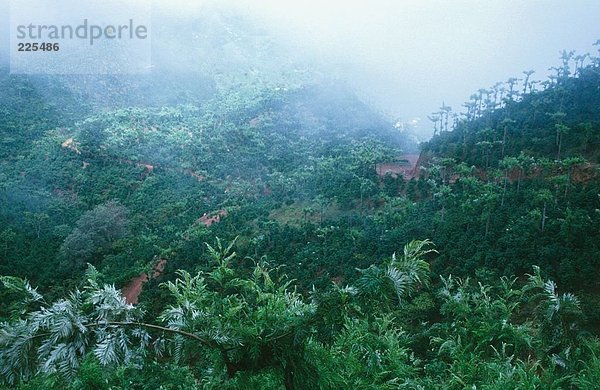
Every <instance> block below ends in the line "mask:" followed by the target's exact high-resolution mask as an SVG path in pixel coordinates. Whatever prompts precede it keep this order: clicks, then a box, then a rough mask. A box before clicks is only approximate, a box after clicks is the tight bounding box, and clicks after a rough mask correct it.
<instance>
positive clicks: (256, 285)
mask: <svg viewBox="0 0 600 390" xmlns="http://www.w3.org/2000/svg"><path fill="white" fill-rule="evenodd" d="M207 246H208V250H209V253H210V255H211V257H212V259H213V262H214V264H213V265H214V268H213V269H212V270H211V271H210V272H208V273H205V274H204V273H198V274H197V275H196V276H192V275H190V274H189V273H187V272H185V271H181V272H179V277H178V278H177V279H176V280H175V281H173V282H167V283H166V284H164V286H165V287H166V288H167V289H168V290H169V292H170V293H171V296H172V300H173V302H174V303H173V304H172V305H170V306H168V307H167V308H166V309H165V310H164V312H163V314H162V316H161V317H160V321H161V323H160V324H155V323H148V322H142V321H141V319H142V317H143V314H144V313H143V311H142V310H141V309H140V308H137V307H134V306H132V305H129V304H127V303H126V302H125V300H124V298H123V296H122V295H121V293H120V291H119V290H117V289H115V287H114V286H110V285H104V286H102V287H101V286H99V284H98V281H97V280H98V275H99V274H98V272H97V271H96V270H95V268H93V267H91V266H90V267H89V268H88V272H87V275H86V279H87V283H86V285H85V286H84V289H83V290H76V291H75V292H73V293H72V294H70V295H69V297H68V298H64V299H61V300H59V301H57V302H55V303H53V304H51V305H42V308H41V309H39V310H37V311H34V312H31V313H29V314H28V315H27V316H23V317H21V318H20V319H18V320H16V321H14V322H12V323H10V324H3V325H2V327H1V329H0V372H1V373H2V375H3V376H4V378H5V380H6V381H7V382H8V383H10V384H14V383H16V382H17V381H20V380H26V379H28V378H31V377H32V376H33V375H34V374H36V373H45V374H50V373H54V372H58V373H60V374H61V375H63V376H64V377H66V378H73V377H74V375H75V374H76V372H77V369H78V368H79V367H80V362H81V360H82V359H83V358H84V357H85V356H86V355H87V353H88V352H89V351H92V352H93V354H94V356H95V357H96V358H97V359H98V361H99V362H100V363H101V364H103V365H114V364H119V363H122V362H128V361H132V360H135V359H137V358H139V357H142V356H144V355H146V354H148V353H150V352H152V351H153V353H154V354H156V356H157V357H158V356H161V355H163V354H170V355H171V356H172V357H173V358H174V359H175V360H176V361H179V362H187V363H188V364H191V363H192V362H194V361H198V360H201V359H204V360H205V361H204V364H205V365H207V366H208V367H211V368H212V369H216V371H215V375H216V376H217V377H218V376H220V375H221V374H222V373H225V374H226V376H227V377H229V378H233V377H234V376H236V374H238V373H245V372H250V373H252V372H260V371H262V370H272V369H275V370H280V372H281V373H282V377H283V381H284V383H285V386H286V388H298V387H300V385H299V384H300V383H302V382H303V381H308V380H310V376H304V377H303V376H302V370H303V369H308V370H310V367H308V366H307V365H306V363H305V362H304V361H303V345H304V339H305V337H306V332H305V329H304V327H305V326H306V324H308V323H309V322H310V321H311V318H312V315H313V313H314V311H315V307H314V305H313V304H309V303H305V302H303V299H302V297H301V296H300V294H298V293H296V292H294V291H292V290H290V288H289V287H290V282H286V283H282V284H280V283H278V281H276V280H273V279H272V276H271V272H270V270H269V268H268V266H267V265H266V264H264V263H259V264H256V266H255V268H254V270H253V272H252V274H251V275H250V276H249V277H238V276H237V275H236V273H235V272H234V270H233V268H232V266H231V261H232V260H233V259H234V258H235V256H236V253H235V252H234V251H233V243H232V244H230V245H228V246H224V245H223V244H222V243H221V241H220V240H217V245H216V246H215V247H212V246H210V245H207ZM33 293H34V292H33ZM33 293H32V295H33ZM35 298H36V299H37V300H39V299H41V298H39V297H37V296H36V297H35ZM220 369H222V370H223V371H219V370H220Z"/></svg>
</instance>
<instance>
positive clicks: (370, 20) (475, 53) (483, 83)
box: [239, 0, 600, 130]
mask: <svg viewBox="0 0 600 390" xmlns="http://www.w3.org/2000/svg"><path fill="white" fill-rule="evenodd" d="M239 3H242V2H239ZM243 3H244V4H245V5H244V6H245V7H246V8H245V9H246V10H247V12H252V13H254V14H255V15H258V16H259V17H263V19H264V20H265V21H266V23H268V24H269V25H271V26H273V28H274V29H276V30H277V31H278V32H280V34H281V35H282V36H286V37H287V38H290V39H293V38H294V37H296V38H297V39H298V40H301V41H303V42H307V43H310V45H311V46H312V47H314V49H315V50H317V51H318V52H319V54H320V55H321V58H322V59H323V61H325V62H327V63H329V64H332V65H335V66H334V69H337V70H338V71H339V72H340V73H342V74H344V75H346V76H347V77H348V79H350V80H353V82H354V84H355V85H357V86H359V87H360V88H361V89H362V90H364V91H366V92H367V93H368V94H369V96H370V97H371V98H372V99H373V100H374V101H375V102H377V103H378V104H379V105H380V107H381V108H382V109H384V110H385V111H386V112H387V113H389V114H391V115H395V116H398V117H402V118H403V119H404V120H410V119H411V118H415V117H420V118H423V119H425V118H426V115H427V114H429V113H431V112H433V111H434V110H436V109H437V108H438V107H440V105H441V103H442V101H444V100H445V102H446V103H447V104H448V105H451V106H453V108H454V109H455V110H459V109H462V108H461V107H460V106H461V104H462V103H463V102H465V101H466V100H468V97H469V95H471V94H472V93H473V92H475V91H476V90H477V89H479V88H487V87H490V86H491V85H493V84H494V83H495V82H497V81H505V80H507V79H508V78H509V77H513V76H517V77H518V76H522V74H521V72H522V71H523V70H528V69H533V70H536V74H535V75H534V76H533V77H534V78H535V79H542V78H545V76H546V75H547V74H548V73H549V72H548V71H547V69H548V68H549V67H550V66H555V65H557V64H558V63H559V51H560V50H562V49H573V50H577V51H578V52H581V53H584V52H594V53H595V52H596V49H597V48H596V47H594V46H592V43H594V42H595V41H596V40H597V39H600V1H597V0H587V1H585V0H583V1H581V0H580V1H568V2H567V1H558V0H553V1H515V0H512V1H507V0H502V1H454V0H453V1H416V0H415V1H393V0H375V1H373V0H371V1H356V0H354V1H348V0H343V1H342V0H339V1H337V0H335V1H316V0H306V1H293V2H288V1H245V2H243ZM240 7H241V6H240ZM421 127H422V128H424V129H427V130H429V129H430V127H431V125H430V122H429V121H428V120H427V119H425V120H424V123H422V124H421Z"/></svg>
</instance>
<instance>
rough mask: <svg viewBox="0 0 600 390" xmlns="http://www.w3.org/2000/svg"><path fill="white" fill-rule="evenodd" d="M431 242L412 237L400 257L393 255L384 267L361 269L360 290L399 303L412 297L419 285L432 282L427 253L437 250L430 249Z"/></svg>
mask: <svg viewBox="0 0 600 390" xmlns="http://www.w3.org/2000/svg"><path fill="white" fill-rule="evenodd" d="M432 245H433V243H432V242H431V241H430V240H413V241H411V242H409V243H408V244H406V245H404V251H403V254H402V256H401V257H397V256H396V254H395V253H394V254H392V258H391V259H390V260H388V261H386V262H384V264H383V267H382V266H378V265H371V266H370V267H369V268H367V269H361V270H359V272H360V273H361V277H360V279H359V280H358V281H357V288H358V291H359V293H360V294H363V295H368V296H373V297H377V298H379V299H380V300H381V299H383V300H384V301H389V300H390V299H391V300H392V301H396V302H400V301H402V300H403V299H404V298H406V297H407V296H411V295H412V294H413V293H414V292H415V291H416V290H417V288H418V287H419V286H421V285H423V284H428V283H429V263H427V262H426V261H425V259H424V257H425V256H426V255H427V254H428V253H437V251H436V250H435V249H432V248H430V247H431V246H432Z"/></svg>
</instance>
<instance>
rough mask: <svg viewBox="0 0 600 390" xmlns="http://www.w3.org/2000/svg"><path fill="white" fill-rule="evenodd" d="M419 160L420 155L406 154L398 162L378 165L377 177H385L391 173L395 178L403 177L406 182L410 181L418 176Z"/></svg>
mask: <svg viewBox="0 0 600 390" xmlns="http://www.w3.org/2000/svg"><path fill="white" fill-rule="evenodd" d="M419 158H420V155H419V154H405V155H403V156H401V157H399V158H398V159H397V160H396V161H390V162H385V163H381V164H377V166H376V170H377V175H379V176H381V177H383V176H385V175H386V174H387V173H389V174H391V175H392V177H393V178H397V177H398V176H399V175H402V177H403V178H404V180H410V179H412V178H413V177H417V176H418V173H419V172H418V166H419Z"/></svg>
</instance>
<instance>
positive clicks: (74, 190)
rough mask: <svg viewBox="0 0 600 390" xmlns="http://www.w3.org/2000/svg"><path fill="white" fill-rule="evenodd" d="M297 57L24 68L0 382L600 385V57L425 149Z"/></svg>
mask: <svg viewBox="0 0 600 390" xmlns="http://www.w3.org/2000/svg"><path fill="white" fill-rule="evenodd" d="M244 28H247V27H244ZM265 39H266V38H265ZM267 43H269V42H267ZM209 44H210V45H212V46H211V50H214V51H217V52H218V53H220V54H222V57H223V59H222V61H236V59H235V58H237V57H235V56H233V57H232V56H231V55H230V54H228V52H227V50H231V48H229V49H227V50H226V49H224V45H223V42H221V41H218V40H215V41H211V42H210V43H209ZM237 45H238V46H237V50H240V51H241V52H250V53H253V52H260V50H258V49H257V47H261V48H262V47H265V46H266V43H265V41H261V40H260V39H255V36H252V38H248V40H247V41H242V42H238V43H237ZM596 47H598V48H600V41H598V42H596ZM557 50H558V49H557ZM216 57H218V55H217V56H216ZM253 58H254V57H253ZM271 60H272V57H271V56H270V55H267V54H265V55H263V56H262V57H260V58H254V61H256V62H255V63H254V65H255V66H256V68H257V69H258V68H260V69H262V71H259V70H256V71H255V72H247V73H245V74H243V75H240V74H239V73H236V72H229V73H228V72H226V71H220V72H217V71H215V69H213V68H207V69H200V70H198V72H200V73H199V74H198V75H196V76H195V77H194V78H193V79H190V78H189V77H188V76H187V75H186V74H184V73H178V72H176V71H169V70H168V69H166V65H164V64H163V65H164V66H165V67H161V66H162V65H161V64H160V63H158V64H157V69H156V72H153V73H152V74H150V75H144V76H135V75H134V76H119V77H117V76H110V75H109V76H105V75H95V76H94V75H80V76H57V75H14V74H10V72H9V69H8V64H6V63H2V64H0V91H1V93H0V275H1V276H0V282H1V283H0V297H1V300H0V321H1V322H0V388H2V389H23V390H24V389H73V390H75V389H159V388H160V389H282V388H285V389H397V388H402V389H465V388H470V389H471V388H472V389H479V388H481V389H595V388H598V387H599V386H600V385H599V384H600V339H599V336H600V331H599V329H600V328H599V327H600V284H599V281H598V275H599V274H600V169H599V164H600V110H599V107H600V50H599V52H598V53H595V54H591V55H590V54H578V53H576V52H574V51H569V50H563V51H562V52H560V58H559V59H558V65H557V66H556V67H554V68H552V72H553V74H552V75H551V76H550V77H549V78H548V79H543V80H540V81H538V80H537V79H536V77H535V72H534V71H532V70H531V71H530V70H526V71H524V72H523V73H522V74H521V75H518V77H514V78H510V79H509V80H508V81H506V82H499V83H497V84H495V85H493V86H491V87H489V88H481V89H479V90H478V91H476V92H474V93H473V95H472V96H471V97H470V99H469V101H468V102H466V103H465V104H464V105H463V108H464V110H463V111H461V110H459V109H455V110H453V109H452V108H451V107H449V106H447V105H446V104H442V105H441V107H440V108H439V109H437V110H434V111H435V112H434V113H432V114H431V115H430V116H429V119H430V121H431V126H433V128H434V135H433V137H432V138H431V139H430V140H428V141H425V142H418V141H417V140H416V139H415V137H414V136H413V135H412V134H411V133H410V131H401V129H399V128H398V126H397V124H396V123H394V121H393V120H392V119H390V118H389V117H388V116H386V115H384V114H382V113H381V112H380V111H378V110H377V109H376V108H374V107H373V106H372V105H370V104H369V102H367V101H365V100H364V99H362V98H361V96H360V95H359V94H357V93H356V92H355V91H354V90H353V88H351V87H350V86H348V85H347V84H345V83H344V82H343V81H341V80H339V79H333V78H328V77H327V76H326V75H324V74H321V73H319V72H317V71H314V70H311V69H304V70H303V71H293V70H292V69H284V70H282V71H281V72H280V73H278V76H277V77H274V76H272V75H271V74H270V73H269V72H268V71H266V70H265V68H264V67H265V66H268V64H269V63H270V61H271ZM261 66H262V68H261ZM215 67H217V68H218V64H217V65H215ZM219 69H220V68H219ZM161 72H162V73H161ZM157 91H159V92H157Z"/></svg>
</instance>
